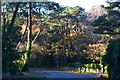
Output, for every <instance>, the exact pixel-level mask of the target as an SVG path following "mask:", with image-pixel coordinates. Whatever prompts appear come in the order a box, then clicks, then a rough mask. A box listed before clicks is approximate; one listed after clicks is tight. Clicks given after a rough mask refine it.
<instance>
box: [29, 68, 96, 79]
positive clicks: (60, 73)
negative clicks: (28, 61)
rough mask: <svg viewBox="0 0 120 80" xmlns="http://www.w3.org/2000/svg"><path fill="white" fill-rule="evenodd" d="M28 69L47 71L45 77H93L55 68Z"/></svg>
mask: <svg viewBox="0 0 120 80" xmlns="http://www.w3.org/2000/svg"><path fill="white" fill-rule="evenodd" d="M30 71H40V72H43V73H47V74H48V75H44V76H45V77H46V78H95V77H94V76H93V75H88V74H80V73H70V72H63V71H55V70H42V69H30Z"/></svg>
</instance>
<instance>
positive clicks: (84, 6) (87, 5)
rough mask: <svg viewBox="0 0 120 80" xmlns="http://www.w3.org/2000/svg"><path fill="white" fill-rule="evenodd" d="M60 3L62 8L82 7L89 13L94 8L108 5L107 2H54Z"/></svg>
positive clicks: (66, 0) (103, 0)
mask: <svg viewBox="0 0 120 80" xmlns="http://www.w3.org/2000/svg"><path fill="white" fill-rule="evenodd" d="M53 1H55V2H57V3H59V4H60V5H61V6H62V5H65V6H71V7H74V6H80V7H83V8H85V10H86V11H88V10H89V9H90V8H91V7H92V6H95V5H101V4H106V2H105V1H106V0H53Z"/></svg>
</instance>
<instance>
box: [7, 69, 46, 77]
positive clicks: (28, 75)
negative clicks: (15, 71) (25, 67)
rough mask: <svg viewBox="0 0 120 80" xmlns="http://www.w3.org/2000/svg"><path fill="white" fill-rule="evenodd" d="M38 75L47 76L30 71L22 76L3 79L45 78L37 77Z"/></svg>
mask: <svg viewBox="0 0 120 80" xmlns="http://www.w3.org/2000/svg"><path fill="white" fill-rule="evenodd" d="M39 75H47V74H46V73H42V72H38V71H30V72H28V73H25V74H23V75H12V76H9V77H5V78H45V77H43V76H39Z"/></svg>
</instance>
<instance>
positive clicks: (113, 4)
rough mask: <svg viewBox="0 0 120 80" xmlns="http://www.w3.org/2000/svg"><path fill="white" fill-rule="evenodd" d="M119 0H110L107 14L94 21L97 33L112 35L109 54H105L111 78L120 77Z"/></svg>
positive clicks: (108, 49)
mask: <svg viewBox="0 0 120 80" xmlns="http://www.w3.org/2000/svg"><path fill="white" fill-rule="evenodd" d="M119 4H120V2H119V1H109V2H108V6H107V7H104V8H105V9H106V10H107V14H106V15H103V16H100V17H99V18H98V19H97V20H95V22H94V23H93V25H94V26H98V27H96V29H95V31H94V32H95V33H99V34H107V35H109V36H111V37H112V40H110V41H109V45H108V48H107V49H106V50H107V51H106V52H107V54H106V55H105V56H103V61H104V62H105V63H107V64H108V65H109V66H108V74H109V77H110V78H118V79H119V78H120V74H119V73H120V72H119V69H120V64H119V61H120V58H119V57H120V51H119V48H120V45H119V42H120V36H119V34H120V15H119V14H120V11H119Z"/></svg>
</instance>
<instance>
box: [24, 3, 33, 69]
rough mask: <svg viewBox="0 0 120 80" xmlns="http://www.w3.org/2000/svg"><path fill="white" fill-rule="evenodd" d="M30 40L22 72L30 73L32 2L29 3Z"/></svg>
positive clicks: (28, 39) (28, 40)
mask: <svg viewBox="0 0 120 80" xmlns="http://www.w3.org/2000/svg"><path fill="white" fill-rule="evenodd" d="M28 22H29V24H28V26H29V28H28V38H27V48H26V53H25V54H26V55H27V59H26V62H25V65H24V67H23V69H22V71H29V60H30V53H31V46H32V44H31V36H32V17H31V2H30V3H29V9H28Z"/></svg>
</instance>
